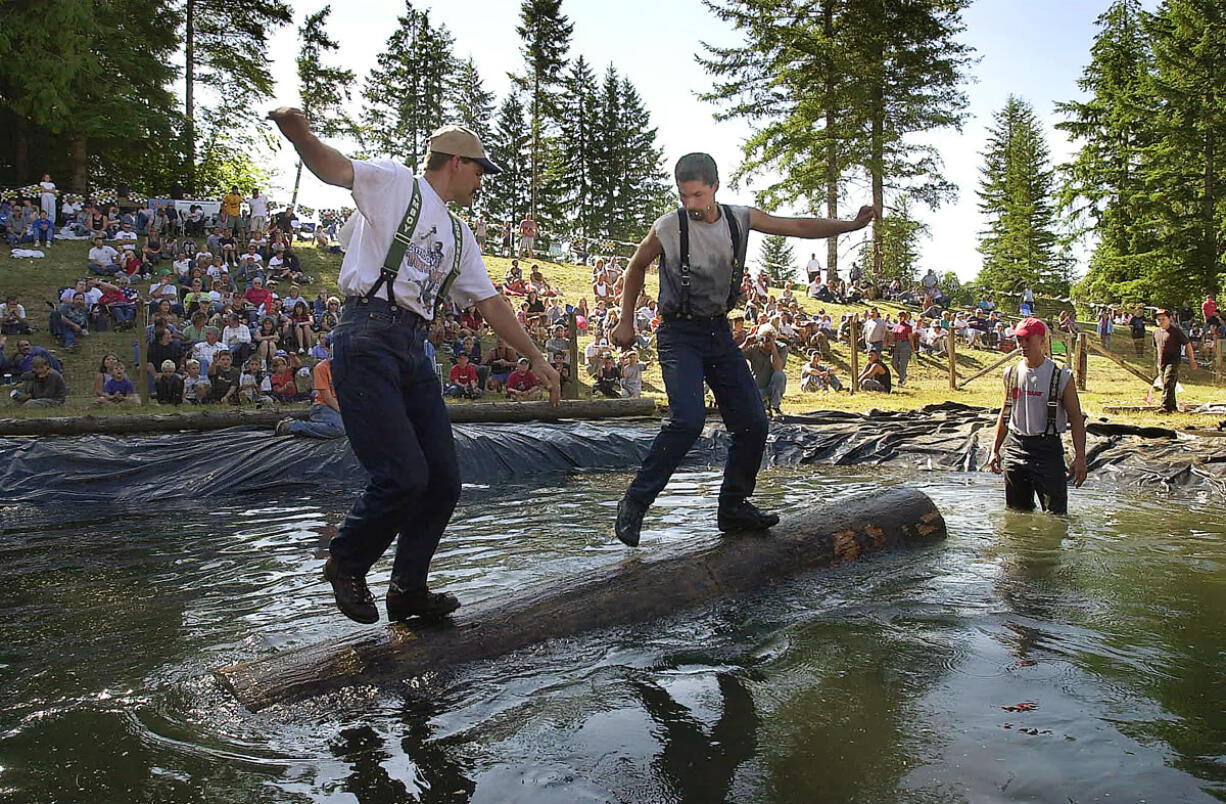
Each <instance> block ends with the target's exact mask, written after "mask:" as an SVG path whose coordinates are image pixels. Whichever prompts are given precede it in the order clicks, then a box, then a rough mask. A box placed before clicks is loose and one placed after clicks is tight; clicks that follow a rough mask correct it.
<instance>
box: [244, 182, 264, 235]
mask: <svg viewBox="0 0 1226 804" xmlns="http://www.w3.org/2000/svg"><path fill="white" fill-rule="evenodd" d="M247 205H248V206H250V207H251V232H252V234H255V233H257V232H266V231H268V199H267V198H265V197H264V196H262V195H260V188H259V187H257V188H255V189H254V190H252V191H251V198H249V199H247Z"/></svg>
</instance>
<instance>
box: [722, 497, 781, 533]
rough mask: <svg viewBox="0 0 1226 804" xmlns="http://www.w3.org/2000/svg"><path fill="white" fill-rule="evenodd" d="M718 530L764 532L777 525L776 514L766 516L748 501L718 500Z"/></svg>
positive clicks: (777, 516)
mask: <svg viewBox="0 0 1226 804" xmlns="http://www.w3.org/2000/svg"><path fill="white" fill-rule="evenodd" d="M718 521H719V529H720V530H722V531H725V532H727V531H733V530H766V529H767V528H771V527H774V526H775V525H778V524H779V515H778V514H768V513H766V512H765V511H759V510H758V508H757V506H755V505H754V504H753V503H751V502H749V500H720V501H719V517H718Z"/></svg>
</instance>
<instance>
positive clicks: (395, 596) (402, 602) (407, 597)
mask: <svg viewBox="0 0 1226 804" xmlns="http://www.w3.org/2000/svg"><path fill="white" fill-rule="evenodd" d="M459 607H460V601H459V600H457V599H456V596H455V595H452V594H448V593H446V592H431V591H429V590H427V589H418V590H414V591H409V590H407V589H401V588H400V587H399V586H398V585H397V584H396V582H395V581H392V582H391V584H389V585H388V587H387V619H389V620H391V621H393V622H395V621H398V620H407V619H409V618H410V617H421V618H422V619H425V620H438V619H442V618H443V617H446V616H447V615H448V614H450V613H451V612H453V611H455V610H456V609H458V608H459Z"/></svg>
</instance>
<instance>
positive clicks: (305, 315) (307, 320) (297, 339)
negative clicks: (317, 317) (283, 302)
mask: <svg viewBox="0 0 1226 804" xmlns="http://www.w3.org/2000/svg"><path fill="white" fill-rule="evenodd" d="M313 321H314V319H313V318H312V317H311V311H310V309H309V308H308V307H307V303H306V302H305V301H303V300H302V298H301V297H299V301H297V302H296V303H295V304H294V306H293V307H292V308H290V314H289V331H290V334H291V335H292V336H293V338H292V345H295V346H297V347H298V354H306V351H307V349H308V348H309V347H310V345H311V343H312V341H314V336H313V335H312V333H311V324H312V322H313ZM287 345H288V344H287Z"/></svg>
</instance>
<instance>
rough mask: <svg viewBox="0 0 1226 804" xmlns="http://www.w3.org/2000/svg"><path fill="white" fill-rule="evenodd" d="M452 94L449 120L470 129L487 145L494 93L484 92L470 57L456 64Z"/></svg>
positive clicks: (479, 74)
mask: <svg viewBox="0 0 1226 804" xmlns="http://www.w3.org/2000/svg"><path fill="white" fill-rule="evenodd" d="M452 92H453V95H454V106H453V109H452V111H451V120H452V121H453V122H455V123H457V124H459V125H461V126H465V127H467V128H470V129H472V130H473V131H475V132H476V133H477V136H478V137H480V138H481V142H482V143H488V142H489V138H490V121H491V120H492V119H493V117H494V93H493V92H490V91H488V90H486V88H485V84H484V82H482V80H481V73H479V72H478V71H477V63H476V62H475V61H473V59H472V57H471V56H470V57H469V58H468V59H467V60H465V61H461V62H459V63H458V67H457V69H456V72H455V75H454V77H453V79H452Z"/></svg>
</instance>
